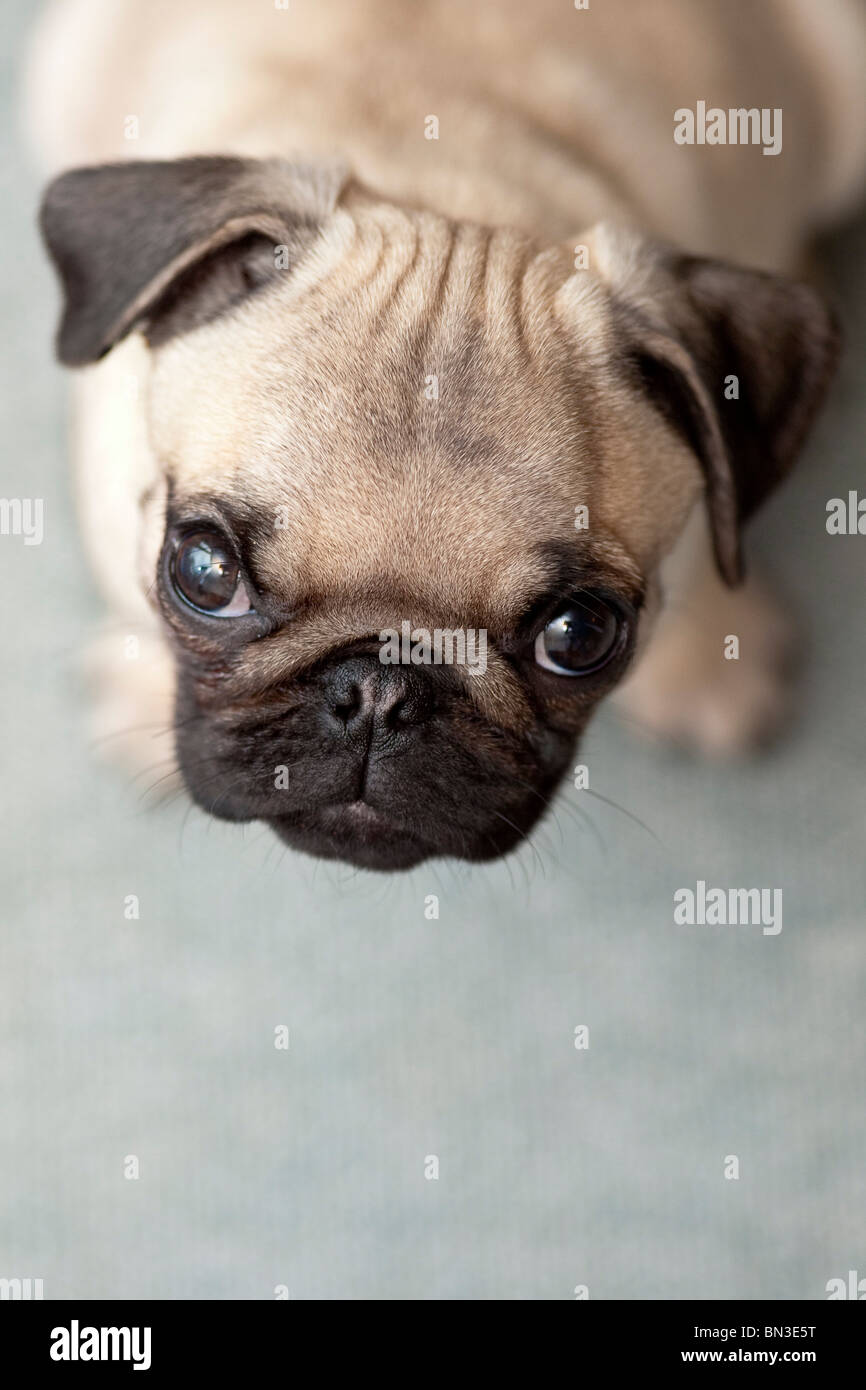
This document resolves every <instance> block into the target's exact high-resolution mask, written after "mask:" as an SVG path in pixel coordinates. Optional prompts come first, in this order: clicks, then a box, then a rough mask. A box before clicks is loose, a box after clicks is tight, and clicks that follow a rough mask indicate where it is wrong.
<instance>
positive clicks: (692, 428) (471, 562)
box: [28, 0, 866, 870]
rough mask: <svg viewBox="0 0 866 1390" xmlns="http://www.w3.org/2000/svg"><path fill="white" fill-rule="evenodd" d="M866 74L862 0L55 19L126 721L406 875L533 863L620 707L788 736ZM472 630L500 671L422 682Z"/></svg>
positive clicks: (104, 6) (458, 668) (72, 325)
mask: <svg viewBox="0 0 866 1390" xmlns="http://www.w3.org/2000/svg"><path fill="white" fill-rule="evenodd" d="M864 72H866V24H864V18H863V14H862V11H861V9H860V7H859V4H858V3H856V0H853V2H852V3H848V0H823V3H822V4H821V5H820V6H815V5H813V4H811V3H810V0H766V3H764V4H762V5H761V6H754V5H751V6H748V5H745V4H736V3H721V0H718V2H711V3H707V2H706V0H643V3H641V4H640V5H635V4H633V3H627V0H591V3H590V4H587V5H584V4H583V3H580V4H574V5H572V4H571V3H570V0H535V3H534V4H533V5H527V4H525V3H522V2H520V3H519V2H518V0H479V3H477V4H473V5H466V4H465V3H461V0H414V3H411V4H409V3H405V2H404V3H398V0H330V2H329V3H327V4H326V3H314V0H291V3H290V4H288V5H283V4H282V3H281V0H276V3H275V4H268V3H264V2H263V3H261V4H258V5H249V4H245V3H243V0H207V3H205V0H187V3H185V4H184V5H182V6H177V5H174V4H170V3H167V0H151V3H149V4H147V5H141V4H137V3H132V0H110V3H109V0H59V3H55V4H54V5H52V6H50V7H49V9H48V11H47V14H46V16H45V17H44V19H43V20H42V22H41V25H40V28H39V30H38V32H37V35H36V37H35V41H34V47H33V52H32V57H31V62H30V74H29V79H28V91H29V96H28V102H29V111H30V123H31V127H32V128H33V130H34V133H35V138H36V141H37V143H38V145H39V148H40V149H41V151H42V154H43V158H44V160H45V163H46V168H47V171H48V172H50V173H51V174H53V175H54V177H53V179H52V181H51V182H50V184H49V186H48V187H47V190H46V192H45V195H44V200H43V204H42V210H41V226H42V232H43V236H44V239H45V243H46V246H47V249H48V252H49V254H50V257H51V259H52V261H53V263H54V265H55V267H56V270H57V272H58V275H59V280H60V285H61V289H62V295H63V311H62V320H61V324H60V329H59V333H58V339H57V350H58V355H59V357H60V360H61V362H63V363H65V364H66V365H67V366H69V367H73V368H76V369H78V370H77V371H76V385H75V428H74V438H75V452H76V454H77V456H78V468H79V476H80V487H81V499H82V513H83V525H84V532H85V536H86V539H87V543H88V548H89V551H90V554H91V556H92V558H93V563H94V566H95V569H96V572H97V575H98V576H99V578H100V579H101V581H102V584H103V586H104V589H105V591H106V594H107V595H108V597H109V599H110V601H111V603H112V606H113V608H114V611H115V614H116V615H117V620H118V622H119V624H120V629H121V631H122V632H124V633H126V634H130V635H131V634H137V635H136V636H135V642H134V651H133V656H134V658H135V659H126V656H128V655H129V653H128V652H127V653H125V654H124V652H123V651H122V648H121V642H120V639H118V638H117V637H116V636H115V637H113V638H112V639H111V642H110V644H109V647H107V648H106V649H105V651H107V652H108V656H107V657H105V656H104V657H103V661H102V679H103V683H104V687H105V691H106V692H107V693H105V694H104V696H103V703H104V704H105V706H106V709H107V714H106V720H111V719H113V720H114V722H115V724H116V725H117V726H118V727H120V726H122V725H123V724H124V722H125V723H126V724H127V725H129V726H131V727H137V726H140V725H142V724H144V725H146V726H148V727H150V728H152V727H154V726H155V725H159V724H161V723H164V724H166V726H168V725H171V726H173V729H174V735H175V740H176V759H177V764H178V766H179V769H180V772H181V774H182V777H183V779H184V781H185V784H186V786H187V788H188V790H189V792H190V794H191V795H192V797H193V798H194V800H195V801H196V802H197V803H198V804H199V805H200V806H202V807H203V808H204V809H205V810H207V811H209V812H211V813H212V814H213V815H215V816H218V817H221V818H223V819H227V820H232V821H240V822H246V821H250V820H260V821H264V822H267V823H268V824H269V825H270V826H272V827H273V829H274V831H275V832H276V833H277V835H278V836H280V837H281V838H282V839H283V840H284V841H286V842H287V843H288V844H289V845H292V846H294V847H296V848H298V849H300V850H302V851H306V852H308V853H310V854H313V855H318V856H321V857H324V858H332V859H340V860H344V861H347V862H349V863H351V864H355V865H358V866H361V867H365V868H369V869H378V870H397V869H407V868H410V867H411V866H413V865H416V864H418V863H420V862H422V861H424V860H425V859H428V858H430V857H435V856H451V857H456V858H461V859H464V860H469V861H485V860H490V859H495V858H497V857H498V856H501V855H503V854H505V853H507V852H508V851H510V850H511V849H513V848H514V847H515V846H516V845H518V844H519V843H520V842H521V841H522V840H523V838H524V837H525V836H527V835H528V834H529V833H530V832H531V830H532V828H533V826H534V825H535V824H536V822H537V821H538V820H539V818H540V817H541V816H542V815H543V814H544V812H545V809H546V808H547V806H548V804H549V802H550V798H551V796H552V795H553V793H554V791H555V789H556V787H557V785H558V783H559V782H560V780H561V779H562V777H563V774H564V772H565V770H566V769H567V768H568V767H569V765H570V763H571V760H572V758H573V756H574V751H575V747H576V744H577V741H578V739H579V737H580V735H581V733H582V732H583V730H584V728H585V727H586V724H587V722H588V720H589V719H590V717H591V716H592V714H593V712H594V710H595V709H596V708H597V706H598V705H599V703H600V701H602V700H603V699H604V698H605V697H606V696H608V695H611V694H612V693H614V692H615V693H616V699H617V701H618V702H620V704H621V706H622V707H623V708H624V710H625V711H626V712H627V713H628V714H629V716H630V717H631V718H633V719H635V720H637V721H639V722H640V723H641V724H642V725H644V726H645V727H647V728H648V729H650V730H651V731H653V732H654V733H656V734H658V735H663V736H665V737H668V738H671V739H673V740H675V741H677V742H680V743H682V744H686V745H689V746H691V747H693V748H696V749H698V750H700V751H703V752H706V753H710V754H727V753H734V752H738V751H740V750H742V749H745V748H748V747H749V746H751V745H753V744H755V743H759V742H761V741H762V740H763V739H764V738H765V737H766V736H767V735H768V733H769V731H770V729H771V728H772V727H773V726H774V725H775V723H776V722H777V720H778V718H779V715H780V712H781V710H782V708H783V703H784V688H785V676H784V670H783V667H784V660H783V656H784V651H785V648H786V645H787V643H788V640H789V639H788V636H787V621H786V619H785V618H784V615H783V614H782V613H781V611H780V610H779V609H778V608H777V607H776V605H775V604H774V602H773V601H772V600H771V599H770V598H769V597H768V596H767V595H766V593H765V592H764V591H763V589H762V588H761V586H760V583H759V581H756V580H754V579H752V578H749V579H748V580H745V581H744V580H743V563H742V554H741V550H742V546H741V529H742V525H743V523H744V522H745V521H746V520H747V519H748V517H749V516H750V515H751V514H752V513H753V512H754V510H755V509H756V508H757V507H758V506H759V505H760V504H761V503H762V501H763V500H764V498H765V497H766V496H767V495H768V494H769V493H770V492H771V491H772V490H773V489H774V488H775V487H776V485H777V484H778V483H779V482H780V481H781V480H782V479H783V478H784V476H785V475H786V474H787V472H788V470H789V469H790V468H791V466H792V464H793V462H794V460H795V458H796V456H797V453H798V451H799V450H800V447H801V445H802V443H803V440H804V439H805V437H806V435H807V432H808V430H809V428H810V426H811V424H812V422H813V420H814V418H815V416H816V413H817V411H818V409H819V407H820V405H821V402H822V400H823V398H824V395H825V391H826V388H827V385H828V382H829V380H830V378H831V375H832V372H833V369H834V364H835V361H836V357H837V350H838V346H837V345H838V338H837V332H836V329H835V326H834V318H833V315H832V313H831V312H830V310H829V309H828V308H827V306H826V304H825V302H824V300H823V298H822V296H821V295H820V294H819V293H818V292H817V291H816V290H815V289H814V288H811V287H810V286H809V285H808V284H806V283H803V282H802V281H801V280H800V279H799V278H798V277H799V276H800V275H801V274H802V272H803V270H804V266H805V263H806V256H807V253H808V249H809V246H810V244H811V241H812V239H813V238H814V236H815V235H816V234H817V233H819V232H820V231H821V230H822V229H824V228H826V227H827V226H829V225H830V224H831V223H832V222H833V221H834V220H836V219H838V218H839V217H841V216H843V215H844V214H845V213H846V212H847V211H848V210H849V209H851V208H852V207H853V206H854V205H855V204H856V202H857V200H858V199H859V197H860V196H861V193H862V188H863V181H864V171H866V113H864V82H863V75H864ZM708 108H709V111H710V115H711V116H712V119H713V120H715V121H716V126H715V136H714V138H711V134H710V125H711V123H710V121H709V119H708ZM753 109H754V116H755V117H758V116H760V120H753V117H752V116H751V114H750V113H751V112H752V110H753ZM692 112H694V113H695V120H693V121H692V123H691V127H690V126H689V121H688V119H687V117H688V116H689V115H690V114H691V113H692ZM715 112H718V113H720V115H721V116H724V117H725V122H724V123H723V127H722V129H721V130H720V128H719V126H718V119H719V117H718V116H716V115H713V113H715ZM728 113H730V123H728ZM762 113H763V114H762ZM766 113H770V116H769V118H768V119H769V121H770V126H768V124H767V120H765V116H766ZM698 115H700V116H702V118H703V125H700V126H699V122H698V120H697V118H698ZM689 129H691V130H692V137H691V139H692V141H693V143H691V142H690V137H689ZM737 129H739V131H740V134H741V135H742V137H743V138H742V139H740V140H739V141H738V142H734V140H733V139H732V138H730V137H731V136H732V135H733V134H735V133H736V130H737ZM722 136H724V142H723V140H722ZM765 136H766V137H767V138H764V137H765ZM770 136H771V137H772V138H770ZM407 631H408V632H410V633H411V634H413V635H414V636H415V637H418V634H421V635H420V637H418V640H417V641H414V640H413V642H412V646H411V652H412V653H413V654H412V655H410V657H409V659H408V660H404V659H402V657H401V658H398V659H393V660H390V661H385V660H384V659H383V651H384V647H385V645H386V641H385V634H386V633H392V634H393V633H405V632H407ZM470 631H471V632H475V633H483V634H484V636H485V661H484V668H483V670H482V669H480V668H478V667H477V666H476V668H475V669H473V670H469V669H467V666H466V664H465V663H463V664H461V662H460V661H459V660H457V661H448V660H445V661H441V662H436V661H433V660H431V659H430V652H431V650H432V648H431V642H432V635H435V634H437V633H439V634H441V633H444V634H446V637H447V638H448V639H449V640H452V639H453V638H454V635H455V634H457V635H459V634H463V633H466V632H470ZM729 634H737V635H739V639H740V642H741V644H742V654H741V658H740V660H739V661H736V662H734V661H726V660H725V659H724V651H723V648H724V642H725V638H726V636H727V635H729ZM124 640H125V641H126V642H127V643H128V642H129V641H131V640H132V636H127V637H126V638H124ZM389 640H390V639H389Z"/></svg>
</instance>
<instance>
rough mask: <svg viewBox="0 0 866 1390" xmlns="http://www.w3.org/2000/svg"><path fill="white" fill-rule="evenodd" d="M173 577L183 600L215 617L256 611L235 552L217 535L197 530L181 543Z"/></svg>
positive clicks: (234, 616) (230, 616)
mask: <svg viewBox="0 0 866 1390" xmlns="http://www.w3.org/2000/svg"><path fill="white" fill-rule="evenodd" d="M171 577H172V582H173V584H174V587H175V589H176V590H177V592H178V593H179V594H180V596H181V598H182V599H184V600H185V602H186V603H188V604H190V605H191V606H192V607H193V608H197V609H199V611H200V612H202V613H207V614H208V615H209V616H210V617H212V618H237V617H240V616H241V615H242V614H244V613H251V612H252V611H253V608H252V604H251V603H250V600H249V595H248V594H247V591H246V587H245V585H244V581H243V579H242V578H241V572H240V566H239V565H238V562H237V559H236V558H235V555H234V552H233V550H232V548H231V546H230V545H229V543H228V541H226V540H225V539H224V537H222V536H220V535H219V534H218V533H217V532H214V531H197V532H196V533H195V535H192V536H187V537H186V538H185V539H184V540H182V541H181V542H180V544H179V545H178V547H177V549H176V551H175V553H174V558H173V562H172V567H171Z"/></svg>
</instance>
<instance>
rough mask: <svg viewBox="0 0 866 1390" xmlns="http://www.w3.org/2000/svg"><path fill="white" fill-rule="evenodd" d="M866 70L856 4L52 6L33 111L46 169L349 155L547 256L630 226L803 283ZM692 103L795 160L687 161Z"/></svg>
mask: <svg viewBox="0 0 866 1390" xmlns="http://www.w3.org/2000/svg"><path fill="white" fill-rule="evenodd" d="M864 66H866V23H864V12H863V8H862V6H861V4H860V0H823V3H822V4H821V5H820V6H817V7H816V6H814V5H813V4H811V3H810V0H764V3H762V4H761V5H760V6H756V5H754V4H751V3H748V4H747V3H745V0H744V2H743V3H740V4H720V3H716V0H644V3H642V4H640V5H636V4H634V3H633V0H606V3H605V4H598V5H595V4H592V3H590V6H589V8H588V9H586V10H582V9H576V8H574V7H573V6H571V5H569V4H566V3H564V0H536V3H535V4H533V5H531V6H530V5H526V4H524V3H523V0H496V2H495V3H493V0H489V2H488V3H480V4H477V5H471V6H469V5H465V4H464V3H462V0H416V2H415V3H413V4H411V5H407V4H405V3H403V2H402V0H331V3H329V4H327V5H318V4H315V3H313V0H290V4H289V6H288V8H286V9H283V8H280V7H278V5H277V4H273V5H260V6H249V5H247V4H245V3H243V0H188V3H186V4H184V5H182V6H178V5H176V4H174V3H173V0H151V3H149V4H148V5H146V6H142V5H140V4H137V3H133V0H56V2H55V3H54V4H53V5H51V6H50V7H49V9H48V11H47V13H46V16H45V18H44V20H43V22H42V24H41V26H40V28H39V31H38V34H37V38H36V42H35V45H34V52H33V60H32V63H31V80H30V83H29V108H30V124H31V126H32V128H33V130H34V133H35V136H36V139H37V142H38V144H39V145H40V147H41V150H42V152H43V156H44V158H45V161H46V163H47V165H48V166H49V167H50V168H51V169H52V170H55V169H58V168H61V167H65V166H68V165H72V164H80V163H98V162H101V161H105V160H112V159H119V158H129V157H133V158H154V157H174V156H177V155H181V154H188V153H190V152H196V153H207V152H211V153H213V152H220V153H224V152H226V151H235V152H240V153H249V154H273V153H277V154H289V153H298V152H302V153H303V154H305V155H307V156H310V155H320V154H328V155H333V154H337V155H339V156H340V157H341V158H343V159H345V160H346V161H347V163H348V164H349V165H350V167H351V168H352V169H353V170H354V172H355V173H356V174H357V175H358V177H359V178H361V179H362V180H364V181H366V182H368V183H369V184H370V185H371V186H373V187H375V188H376V189H377V191H378V192H380V193H382V194H383V195H384V196H390V197H395V198H403V199H406V200H408V201H412V202H417V203H424V204H426V205H428V206H432V207H434V208H436V209H437V210H440V211H443V212H446V213H448V214H450V215H452V216H461V217H467V218H471V219H484V220H487V221H492V222H500V223H508V222H510V223H513V224H515V225H518V226H520V227H522V228H524V229H526V230H530V231H533V232H541V233H543V234H544V235H547V236H551V237H560V236H568V235H571V234H572V233H573V232H575V231H577V230H579V229H580V227H581V226H583V225H587V224H588V223H590V222H592V221H594V220H596V219H597V218H598V217H601V216H617V217H623V216H630V217H632V218H633V219H635V220H637V221H639V222H640V223H641V224H642V225H643V227H644V228H645V229H646V230H648V231H651V232H653V233H655V234H657V235H660V236H664V237H666V238H667V239H670V240H674V241H677V242H680V243H681V244H684V245H687V246H689V247H690V249H692V250H695V251H700V252H704V253H715V254H724V255H727V256H728V257H734V258H739V259H744V260H749V261H751V262H752V263H754V264H766V265H773V266H776V267H790V266H791V265H794V264H796V260H797V255H798V253H799V249H800V247H801V245H802V242H803V239H804V238H805V237H806V236H807V235H809V234H810V233H811V232H812V231H813V230H815V229H817V228H819V227H820V226H821V225H822V224H825V223H826V222H828V221H831V220H832V219H833V218H834V217H835V216H837V215H838V213H839V212H840V211H841V210H842V209H843V208H844V207H846V206H847V205H848V204H850V203H851V202H852V201H853V200H854V199H855V198H856V197H857V196H858V194H859V192H860V189H861V186H862V182H863V173H864V169H866V94H864V91H863V84H862V77H861V74H862V71H863V69H864ZM699 101H705V102H706V103H707V105H708V106H713V105H716V106H719V107H721V108H724V109H727V108H731V107H746V108H755V107H759V108H766V109H770V110H773V109H776V108H778V109H779V110H781V111H782V113H783V120H784V151H783V153H782V156H781V157H780V158H779V157H776V158H763V157H761V156H762V151H761V150H760V149H753V150H743V149H741V148H737V147H733V146H727V147H725V146H718V147H716V148H714V149H712V150H708V149H707V148H704V147H702V146H699V145H694V146H692V147H689V146H687V145H685V146H684V145H677V144H675V142H674V138H673V131H674V112H675V111H676V110H677V109H678V108H682V107H694V106H695V104H696V103H697V102H699ZM431 117H435V120H436V122H437V124H436V125H432V124H431V122H430V119H429V118H431ZM650 152H651V157H649V155H650Z"/></svg>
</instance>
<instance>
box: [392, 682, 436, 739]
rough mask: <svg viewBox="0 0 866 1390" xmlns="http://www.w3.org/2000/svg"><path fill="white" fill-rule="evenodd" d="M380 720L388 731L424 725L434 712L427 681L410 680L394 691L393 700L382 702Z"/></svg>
mask: <svg viewBox="0 0 866 1390" xmlns="http://www.w3.org/2000/svg"><path fill="white" fill-rule="evenodd" d="M379 712H380V718H381V721H382V723H383V724H384V726H385V728H386V729H391V730H392V731H396V730H398V729H407V728H409V727H410V726H411V725H413V724H423V723H424V721H425V720H426V719H429V718H430V715H431V714H432V712H433V699H432V692H431V690H430V686H429V683H428V682H427V681H418V680H410V681H407V682H406V683H405V684H404V685H403V687H402V689H399V690H396V691H394V694H393V697H392V699H391V700H389V701H386V702H382V703H381V704H380V707H379Z"/></svg>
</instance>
